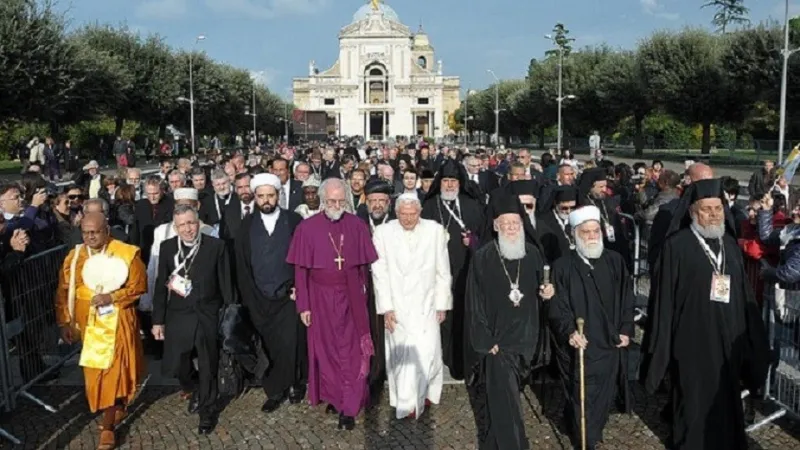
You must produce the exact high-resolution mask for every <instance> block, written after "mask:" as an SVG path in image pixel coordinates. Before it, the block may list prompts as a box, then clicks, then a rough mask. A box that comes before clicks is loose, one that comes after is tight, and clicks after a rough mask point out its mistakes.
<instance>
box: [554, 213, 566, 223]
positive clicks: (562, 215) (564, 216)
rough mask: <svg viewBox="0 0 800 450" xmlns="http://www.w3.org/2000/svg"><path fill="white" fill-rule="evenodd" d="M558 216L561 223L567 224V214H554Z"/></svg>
mask: <svg viewBox="0 0 800 450" xmlns="http://www.w3.org/2000/svg"><path fill="white" fill-rule="evenodd" d="M556 214H558V218H559V219H561V221H562V222H565V223H567V222H568V221H569V214H564V213H556Z"/></svg>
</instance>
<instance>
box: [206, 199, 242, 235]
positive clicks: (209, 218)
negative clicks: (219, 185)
mask: <svg viewBox="0 0 800 450" xmlns="http://www.w3.org/2000/svg"><path fill="white" fill-rule="evenodd" d="M228 195H229V196H230V197H229V199H230V201H229V202H228V203H229V204H230V203H233V198H234V197H235V195H234V194H233V193H230V194H228ZM225 206H226V205H225V200H222V199H220V198H219V196H218V195H217V194H215V193H213V192H212V193H210V194H208V195H206V196H205V197H204V198H203V200H202V201H201V202H200V220H202V221H203V223H205V224H206V225H216V224H218V223H220V222H221V221H222V217H220V216H221V215H222V216H224V215H225ZM218 207H219V213H217V208H218ZM220 236H221V235H220Z"/></svg>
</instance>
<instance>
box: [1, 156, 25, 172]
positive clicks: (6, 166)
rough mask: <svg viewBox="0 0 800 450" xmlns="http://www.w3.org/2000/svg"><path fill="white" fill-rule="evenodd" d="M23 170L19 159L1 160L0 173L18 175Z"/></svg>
mask: <svg viewBox="0 0 800 450" xmlns="http://www.w3.org/2000/svg"><path fill="white" fill-rule="evenodd" d="M21 170H22V164H20V162H19V161H7V160H6V161H0V175H16V174H19V172H20V171H21Z"/></svg>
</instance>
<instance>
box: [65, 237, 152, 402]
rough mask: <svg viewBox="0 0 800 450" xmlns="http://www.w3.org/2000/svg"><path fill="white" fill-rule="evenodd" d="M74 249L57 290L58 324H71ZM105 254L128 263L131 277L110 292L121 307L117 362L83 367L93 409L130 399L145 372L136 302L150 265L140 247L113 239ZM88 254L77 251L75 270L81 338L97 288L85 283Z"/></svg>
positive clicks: (68, 257)
mask: <svg viewBox="0 0 800 450" xmlns="http://www.w3.org/2000/svg"><path fill="white" fill-rule="evenodd" d="M74 254H75V249H72V251H70V252H69V255H67V258H66V260H64V264H63V266H62V267H61V271H60V273H59V280H58V292H57V293H56V321H57V322H58V325H59V326H69V324H70V315H69V279H70V266H71V264H72V258H73V255H74ZM106 255H108V256H115V257H117V258H121V259H122V260H123V261H125V263H126V264H127V265H128V279H127V280H126V281H125V284H124V285H123V286H122V287H121V288H120V289H118V290H116V291H114V292H112V293H111V298H112V299H113V301H114V306H116V307H117V309H118V310H119V313H118V316H119V322H118V325H117V333H116V337H115V339H116V341H115V347H114V362H113V363H112V365H111V367H110V368H109V369H106V370H99V369H91V368H88V367H84V368H83V375H84V381H85V385H86V399H87V400H88V402H89V409H90V410H91V411H92V412H96V411H100V410H104V409H106V408H110V407H112V406H114V404H115V402H116V400H117V399H124V400H125V401H126V404H127V403H129V402H130V401H131V400H132V399H133V397H134V395H135V394H136V389H137V386H138V385H139V384H140V383H141V381H142V379H143V378H144V376H145V373H146V367H145V358H144V350H143V347H142V340H141V338H140V336H139V320H138V318H137V315H136V308H135V306H134V304H135V302H136V300H137V299H139V297H140V296H141V295H142V294H144V293H145V292H147V269H146V268H145V266H144V263H142V260H141V258H140V257H139V248H138V247H135V246H133V245H128V244H125V243H123V242H120V241H117V240H114V239H112V240H111V241H109V243H108V246H107V247H106ZM88 257H89V253H88V251H87V249H86V247H85V246H84V247H82V248H81V251H80V254H79V255H78V261H77V265H76V274H75V324H76V326H77V327H78V329H79V330H80V333H81V338H83V334H84V333H85V330H86V322H87V321H88V319H89V312H90V309H91V308H90V305H91V301H92V298H93V297H94V292H93V291H92V290H91V289H89V288H88V287H86V285H84V284H83V277H82V273H83V264H84V263H85V262H86V260H87V259H88Z"/></svg>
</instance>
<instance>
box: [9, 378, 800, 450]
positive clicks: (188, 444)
mask: <svg viewBox="0 0 800 450" xmlns="http://www.w3.org/2000/svg"><path fill="white" fill-rule="evenodd" d="M177 389H178V388H177V387H176V386H155V385H153V384H148V386H147V387H146V388H145V389H144V390H143V392H142V393H141V395H140V396H139V398H138V399H137V401H136V403H135V405H134V407H132V408H131V409H132V414H131V417H130V419H129V420H128V421H127V422H126V423H125V424H124V425H123V426H122V427H121V428H120V440H121V446H120V448H123V449H280V450H291V449H336V448H340V449H414V450H425V449H431V450H433V449H452V450H465V449H474V448H475V438H474V434H475V427H474V423H473V418H472V412H471V410H470V407H469V402H468V398H467V395H466V391H465V389H464V387H463V385H446V386H445V387H444V392H443V395H442V398H443V401H442V404H441V405H438V406H434V407H433V408H431V409H430V410H429V411H428V412H426V413H425V414H424V415H423V417H422V418H421V419H420V420H419V421H418V422H412V421H409V420H396V419H395V418H394V417H393V414H392V412H393V411H392V410H391V409H390V408H389V406H388V394H387V393H386V392H384V398H383V399H382V400H381V402H380V403H379V404H378V406H376V407H373V408H371V409H369V410H367V412H366V413H364V414H362V415H361V416H360V417H359V418H358V419H357V428H356V430H355V431H352V432H343V431H336V430H335V429H334V427H335V424H336V418H335V417H334V416H330V415H326V414H325V412H324V406H320V407H315V408H312V407H309V406H307V405H288V404H287V405H285V406H283V407H282V408H281V409H280V410H278V411H277V412H275V413H273V414H272V415H266V414H264V413H262V412H261V411H260V407H261V405H262V403H263V401H264V395H263V393H262V392H261V391H260V390H254V391H251V392H249V393H247V394H245V396H243V397H242V398H240V399H237V400H235V401H233V402H231V403H229V404H228V405H227V407H226V408H225V409H224V411H223V412H222V414H221V416H220V421H219V425H218V426H217V428H216V430H215V432H214V433H212V434H211V435H210V436H207V437H206V436H198V435H197V434H196V427H197V417H196V416H189V415H188V414H187V413H186V410H185V408H186V403H185V402H183V401H181V400H180V399H179V397H178V395H177ZM561 392H562V391H561V389H560V387H559V386H558V385H557V384H555V383H550V384H548V385H547V387H546V389H545V391H544V395H542V394H541V391H540V389H539V388H538V387H537V389H536V392H535V393H534V392H532V390H531V389H526V390H525V393H524V399H523V404H524V411H525V418H526V429H527V435H528V437H529V439H530V442H531V446H532V448H534V449H564V450H567V449H570V448H571V447H570V445H569V440H568V438H567V437H565V435H564V432H563V431H562V430H563V421H562V420H561V411H562V410H563V406H564V403H563V397H562V395H561ZM34 393H35V394H37V395H41V396H42V397H43V398H44V399H45V400H47V401H49V402H52V403H53V404H55V405H58V406H59V408H60V411H59V412H58V413H56V414H50V413H47V412H45V411H44V410H43V409H41V408H39V407H36V406H34V405H33V404H31V403H30V402H27V401H24V400H23V401H22V402H21V405H20V407H19V408H18V409H17V411H15V413H14V414H13V416H11V417H6V420H5V421H4V424H2V426H4V427H6V429H7V430H8V431H10V432H12V433H13V434H15V435H16V436H17V437H19V438H21V439H23V440H24V444H23V445H22V446H19V447H17V448H21V449H22V448H24V449H40V448H47V449H50V448H58V449H61V448H69V449H94V448H96V445H97V441H96V440H97V438H98V431H97V426H98V421H97V417H94V416H93V415H91V414H89V413H88V411H87V409H86V404H85V400H84V397H83V390H82V388H81V387H80V386H50V387H39V388H36V389H35V391H34ZM634 393H635V412H634V414H632V415H621V414H616V413H615V414H612V416H611V419H610V420H609V423H608V426H607V427H606V430H605V434H604V439H605V444H604V446H603V447H600V448H604V449H614V450H628V449H629V450H648V449H660V448H664V447H663V444H662V440H663V439H664V438H665V437H666V434H667V432H668V430H667V427H666V426H665V425H664V424H663V423H661V421H660V420H659V419H658V412H659V411H660V409H661V408H662V407H663V405H664V403H665V401H666V399H665V398H664V397H663V396H657V397H651V396H647V395H645V393H644V392H642V390H641V389H640V388H639V387H638V386H637V387H636V388H635V391H634ZM543 404H544V406H545V408H544V410H543V409H542V405H543ZM798 437H800V427H798V425H797V423H792V422H789V421H786V420H784V421H779V422H778V423H777V424H775V425H770V426H767V427H765V428H762V429H761V430H759V431H757V432H755V433H754V434H753V435H752V439H751V446H750V448H751V449H766V450H771V449H774V450H786V449H791V448H800V440H798ZM0 448H12V446H11V445H9V444H8V443H0Z"/></svg>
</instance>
